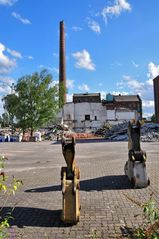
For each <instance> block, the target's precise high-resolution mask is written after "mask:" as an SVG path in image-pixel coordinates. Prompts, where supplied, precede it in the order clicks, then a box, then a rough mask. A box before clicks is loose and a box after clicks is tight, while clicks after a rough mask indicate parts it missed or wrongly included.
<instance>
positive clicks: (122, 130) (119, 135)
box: [96, 122, 159, 142]
mask: <svg viewBox="0 0 159 239" xmlns="http://www.w3.org/2000/svg"><path fill="white" fill-rule="evenodd" d="M127 129H128V122H123V123H119V124H116V125H113V126H110V125H105V126H104V127H102V128H101V129H99V130H98V131H97V132H96V135H98V136H99V135H101V136H104V137H105V138H106V139H107V140H108V141H127V140H128V135H127ZM141 141H142V142H156V141H159V124H156V123H144V124H143V125H142V126H141Z"/></svg>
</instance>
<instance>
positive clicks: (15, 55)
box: [6, 48, 22, 59]
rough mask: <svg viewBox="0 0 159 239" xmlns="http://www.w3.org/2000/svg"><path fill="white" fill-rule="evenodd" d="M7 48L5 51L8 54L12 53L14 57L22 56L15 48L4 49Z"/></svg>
mask: <svg viewBox="0 0 159 239" xmlns="http://www.w3.org/2000/svg"><path fill="white" fill-rule="evenodd" d="M6 50H7V52H8V53H9V54H10V55H12V56H14V57H16V58H20V59H21V58H22V54H21V53H20V52H18V51H15V50H11V49H9V48H7V49H6Z"/></svg>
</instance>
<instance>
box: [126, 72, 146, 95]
mask: <svg viewBox="0 0 159 239" xmlns="http://www.w3.org/2000/svg"><path fill="white" fill-rule="evenodd" d="M123 80H124V82H123V84H126V85H127V86H128V88H129V89H131V90H134V91H135V92H137V91H139V90H142V89H143V86H144V83H142V82H140V81H138V80H136V79H133V78H131V77H130V76H129V75H123Z"/></svg>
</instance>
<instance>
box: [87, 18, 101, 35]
mask: <svg viewBox="0 0 159 239" xmlns="http://www.w3.org/2000/svg"><path fill="white" fill-rule="evenodd" d="M88 27H89V28H90V29H91V30H92V31H94V32H95V33H97V34H100V33H101V30H100V26H99V23H98V22H96V21H94V20H91V19H88Z"/></svg>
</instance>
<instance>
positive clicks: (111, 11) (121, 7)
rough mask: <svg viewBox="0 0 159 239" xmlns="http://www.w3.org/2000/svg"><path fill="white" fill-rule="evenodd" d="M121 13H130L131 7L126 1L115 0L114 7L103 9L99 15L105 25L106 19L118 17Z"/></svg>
mask: <svg viewBox="0 0 159 239" xmlns="http://www.w3.org/2000/svg"><path fill="white" fill-rule="evenodd" d="M123 11H131V5H130V3H128V2H127V0H115V2H114V5H112V6H106V7H104V8H103V10H102V12H101V15H102V16H103V18H104V21H105V23H107V20H108V17H112V16H113V15H114V16H119V15H120V14H121V13H122V12H123Z"/></svg>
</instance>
